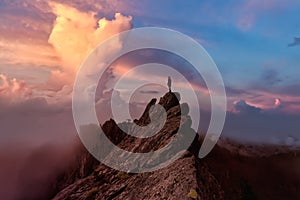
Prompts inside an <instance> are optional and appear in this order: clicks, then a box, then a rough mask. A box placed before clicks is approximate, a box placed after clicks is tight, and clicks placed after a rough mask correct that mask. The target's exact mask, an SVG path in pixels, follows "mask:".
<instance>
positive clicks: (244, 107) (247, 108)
mask: <svg viewBox="0 0 300 200" xmlns="http://www.w3.org/2000/svg"><path fill="white" fill-rule="evenodd" d="M234 108H235V111H237V112H238V113H241V114H242V113H259V112H260V111H261V108H258V107H255V106H251V105H249V104H248V103H247V102H246V101H245V100H240V101H238V102H236V103H235V104H234Z"/></svg>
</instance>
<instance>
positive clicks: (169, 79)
mask: <svg viewBox="0 0 300 200" xmlns="http://www.w3.org/2000/svg"><path fill="white" fill-rule="evenodd" d="M171 86H172V80H171V77H170V76H168V87H169V92H171Z"/></svg>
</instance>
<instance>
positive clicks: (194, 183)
mask: <svg viewBox="0 0 300 200" xmlns="http://www.w3.org/2000/svg"><path fill="white" fill-rule="evenodd" d="M179 101H180V96H179V94H177V93H172V92H168V93H167V94H165V95H164V96H163V97H162V98H161V99H160V101H159V103H158V104H159V105H161V106H162V107H163V108H164V109H165V110H166V123H165V124H164V126H163V127H162V129H161V130H160V131H159V132H158V133H157V134H155V135H154V136H151V137H148V138H143V139H141V138H137V137H133V136H130V135H127V134H125V133H124V132H123V131H122V130H121V129H120V128H119V127H118V125H117V124H116V122H115V121H114V120H112V119H111V120H109V121H107V122H106V123H105V124H103V126H102V129H103V131H104V132H105V134H106V136H107V137H108V138H109V139H110V140H111V141H112V142H113V143H114V144H115V145H117V146H118V147H120V148H123V149H125V150H127V151H131V152H150V151H153V150H157V149H160V148H162V147H164V146H165V145H166V144H168V143H169V142H170V141H171V140H172V139H173V138H174V136H175V135H176V133H177V131H178V130H179V128H180V127H179V126H182V127H184V129H182V130H181V132H182V133H181V134H182V137H183V136H184V134H192V135H193V137H194V142H193V144H192V145H191V147H190V148H189V151H185V152H184V153H183V154H182V156H181V157H180V158H179V159H178V160H176V161H175V162H174V163H172V164H171V165H169V166H168V167H165V168H162V169H160V170H157V171H154V172H147V173H137V174H134V173H125V172H119V171H117V170H114V169H111V168H109V167H107V166H105V165H103V164H101V163H98V162H97V161H95V160H94V158H92V157H91V156H90V155H89V154H88V153H87V152H85V151H82V152H81V153H80V154H79V159H78V161H80V160H82V161H81V162H78V163H80V164H78V165H77V166H75V167H74V169H73V170H71V171H72V173H68V174H66V175H65V176H64V178H63V179H61V181H60V184H59V185H60V186H59V190H60V191H59V192H58V193H57V194H56V195H55V197H54V199H56V200H58V199H105V200H106V199H210V200H211V199H223V190H222V189H221V186H220V184H219V183H218V181H217V180H216V179H215V177H214V176H213V175H212V174H211V173H210V172H209V169H208V168H207V167H206V165H204V164H202V163H201V161H200V160H199V159H198V158H197V157H196V156H194V154H195V155H196V154H197V151H198V150H199V142H198V135H197V134H196V133H195V131H194V130H193V129H191V128H190V126H191V119H190V116H189V115H188V112H189V108H188V105H187V104H182V105H180V103H179ZM153 105H157V104H156V99H152V100H151V101H150V102H149V104H148V105H147V107H146V109H145V112H144V113H143V115H142V116H141V118H140V119H138V120H135V123H136V124H138V125H140V126H146V125H149V123H150V122H151V120H150V113H151V115H154V116H155V119H157V122H159V121H160V120H161V118H162V117H163V115H162V114H161V110H160V109H156V108H154V109H153V110H151V112H150V108H151V106H153ZM180 123H181V124H180ZM155 125H156V124H155V122H153V121H152V123H151V126H150V128H153V129H155ZM119 126H120V127H122V129H123V130H125V129H126V130H128V131H131V132H133V133H138V134H147V133H143V132H142V133H140V132H141V131H145V130H144V129H143V130H141V129H139V127H136V126H134V124H133V123H130V122H124V123H121V124H119ZM108 156H111V158H113V157H114V156H115V155H109V154H108ZM116 159H117V158H116ZM125 164H126V163H125ZM144 164H145V165H147V163H144Z"/></svg>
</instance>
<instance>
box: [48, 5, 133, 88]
mask: <svg viewBox="0 0 300 200" xmlns="http://www.w3.org/2000/svg"><path fill="white" fill-rule="evenodd" d="M50 5H51V7H52V12H53V13H54V14H55V15H56V20H55V23H54V26H53V29H52V31H51V34H50V36H49V40H48V41H49V43H50V44H51V45H52V46H53V47H54V49H55V51H56V52H57V54H58V56H59V57H60V59H61V61H62V69H61V70H60V71H53V76H55V77H56V78H59V79H62V80H63V81H65V82H67V83H70V82H72V81H73V80H74V76H75V73H76V71H77V69H78V67H79V66H80V64H81V63H82V62H83V60H84V59H85V58H86V57H87V55H88V54H89V53H90V52H91V51H92V50H93V49H94V48H95V47H96V46H97V45H98V44H100V43H101V42H102V41H104V40H105V39H108V38H109V37H110V36H112V35H114V34H117V33H120V32H122V31H125V30H129V29H131V28H132V17H130V16H128V17H127V16H123V15H122V14H121V13H116V14H115V16H114V17H115V18H114V19H112V20H108V19H106V18H102V19H100V20H97V19H96V18H95V13H94V12H81V11H79V10H77V9H76V8H73V7H69V6H66V5H63V4H58V3H51V4H50ZM117 47H118V45H116V48H117Z"/></svg>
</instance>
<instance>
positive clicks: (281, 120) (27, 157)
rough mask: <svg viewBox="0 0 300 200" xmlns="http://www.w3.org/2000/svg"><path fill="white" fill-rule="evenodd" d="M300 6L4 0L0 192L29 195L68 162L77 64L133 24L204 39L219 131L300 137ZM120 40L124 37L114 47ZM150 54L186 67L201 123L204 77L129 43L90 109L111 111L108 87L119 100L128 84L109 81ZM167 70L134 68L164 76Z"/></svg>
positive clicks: (244, 137)
mask: <svg viewBox="0 0 300 200" xmlns="http://www.w3.org/2000/svg"><path fill="white" fill-rule="evenodd" d="M299 10H300V1H298V0H247V1H246V0H240V1H237V0H227V1H219V0H218V1H217V0H210V1H204V0H190V1H180V0H165V1H153V0H123V1H116V0H86V1H81V0H64V1H63V0H53V1H49V0H0V163H1V168H0V177H1V180H5V181H3V182H0V186H1V187H0V199H19V198H20V197H22V198H24V195H25V194H26V195H29V196H28V198H32V197H33V196H30V195H38V194H37V191H41V192H42V189H43V188H40V187H42V186H43V185H44V184H46V183H48V177H49V173H53V174H55V173H56V171H57V170H59V169H62V168H64V167H65V165H66V163H68V158H71V157H72V152H73V151H72V147H73V146H74V144H77V143H76V142H78V138H77V132H76V129H75V125H74V121H73V115H72V92H73V84H74V80H75V77H76V73H77V72H78V69H79V67H80V65H81V63H82V62H83V61H84V60H85V58H86V57H87V56H88V55H89V54H90V53H91V52H92V50H93V49H94V48H95V47H96V46H97V45H98V44H100V43H101V42H103V41H105V40H106V39H108V38H109V37H111V36H113V35H114V34H117V33H120V32H122V31H126V30H131V29H133V28H140V27H163V28H169V29H172V30H175V31H179V32H182V33H184V34H186V35H188V36H189V37H191V38H193V39H194V40H195V41H197V42H199V43H200V44H201V45H202V46H203V47H204V48H205V50H206V51H207V52H208V53H209V55H210V56H211V57H212V59H213V60H214V62H215V63H216V65H217V67H218V69H219V71H220V73H221V75H222V78H223V81H224V84H225V89H226V95H227V110H226V112H227V117H226V121H225V126H224V129H223V132H222V137H229V138H232V139H236V140H239V141H240V142H251V143H256V144H262V143H268V144H279V145H288V146H298V147H299V146H300V133H299V130H300V123H299V122H300V89H299V88H300V81H299V80H300V79H299V77H300V60H299V57H300V42H299V39H297V38H299V37H300V13H299ZM120 46H122V41H121V40H120V41H119V42H118V43H116V45H115V46H113V48H112V50H113V51H118V48H119V47H120ZM148 61H152V62H153V61H159V62H161V63H163V64H166V65H169V66H173V67H174V68H175V69H176V70H179V71H181V72H183V74H185V75H187V78H188V80H189V81H190V83H192V84H193V86H195V88H196V90H197V91H198V93H197V94H198V98H199V99H201V103H202V106H201V118H200V130H201V131H204V132H205V129H206V127H207V124H208V123H209V120H210V111H209V108H210V102H209V92H207V88H206V87H205V84H204V83H203V80H202V79H201V77H196V78H195V77H194V76H193V71H190V69H191V67H190V66H189V63H187V62H186V61H184V60H182V59H180V58H178V57H176V56H175V57H174V56H170V55H169V54H168V53H166V52H160V51H156V52H151V51H147V50H146V51H141V52H133V53H132V54H129V55H126V56H124V57H121V58H120V59H118V60H116V61H115V62H114V63H113V64H112V66H111V67H112V68H111V70H108V71H106V73H105V76H104V77H103V79H101V80H100V81H99V84H98V86H97V94H96V101H97V102H96V109H97V111H99V113H100V114H101V113H102V114H103V113H105V117H104V118H103V119H101V117H99V116H98V119H99V120H100V121H101V120H106V119H107V117H109V116H110V115H111V113H110V111H109V110H107V109H108V108H109V106H108V105H109V97H110V96H111V94H112V93H113V92H115V93H116V96H117V103H119V106H120V108H122V107H123V106H124V105H125V104H126V102H125V101H124V99H122V98H123V97H124V96H126V95H127V94H128V93H129V91H126V87H125V89H124V87H123V89H122V88H119V90H118V89H114V90H112V89H111V88H109V84H107V83H111V82H113V81H115V79H116V78H117V77H120V76H122V75H123V74H124V73H125V72H126V71H127V70H128V69H130V68H131V67H132V66H134V65H141V64H145V63H147V62H148ZM146 71H147V70H146ZM150 71H151V70H150ZM147 72H148V71H147ZM164 76H165V75H162V74H159V73H157V72H156V75H155V76H154V74H150V73H148V74H146V75H145V74H138V75H136V74H133V75H132V77H133V78H135V79H139V80H140V79H142V80H147V79H155V78H157V77H158V78H161V79H159V80H162V79H163V81H165V79H166V77H164ZM129 81H130V80H129ZM173 82H175V83H174V84H175V85H176V80H173ZM129 83H130V82H129ZM111 84H112V83H111ZM177 84H178V85H179V87H182V88H184V87H185V86H186V85H183V84H181V85H180V82H179V81H178V80H177ZM166 91H167V88H166V85H163V86H161V85H146V86H144V87H141V88H139V89H138V90H137V92H135V93H134V95H133V97H132V99H133V102H132V104H130V109H131V111H132V112H133V113H132V116H134V117H138V116H139V114H140V113H141V112H142V110H143V108H144V107H145V105H146V103H147V101H148V100H150V99H151V98H152V97H153V96H155V97H159V96H161V95H163V94H164V92H166ZM97 114H98V113H97ZM76 138H77V139H76ZM77 145H78V144H77ZM75 146H76V145H75ZM32 163H34V164H32ZM38 170H40V173H36V171H38ZM33 171H34V172H33ZM46 172H47V173H46ZM43 181H44V182H43ZM45 181H46V182H45ZM26 183H30V184H26ZM26 185H27V186H26ZM25 186H26V187H25ZM27 187H28V188H27ZM30 187H32V188H30ZM36 188H40V189H36ZM16 191H19V192H16ZM22 191H24V192H23V193H22ZM28 191H34V193H32V194H31V193H30V192H28ZM18 195H21V196H18Z"/></svg>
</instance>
